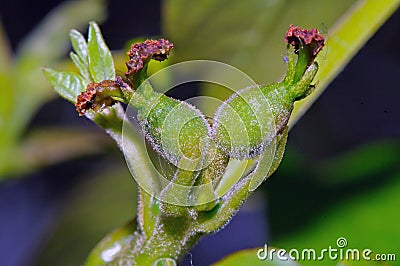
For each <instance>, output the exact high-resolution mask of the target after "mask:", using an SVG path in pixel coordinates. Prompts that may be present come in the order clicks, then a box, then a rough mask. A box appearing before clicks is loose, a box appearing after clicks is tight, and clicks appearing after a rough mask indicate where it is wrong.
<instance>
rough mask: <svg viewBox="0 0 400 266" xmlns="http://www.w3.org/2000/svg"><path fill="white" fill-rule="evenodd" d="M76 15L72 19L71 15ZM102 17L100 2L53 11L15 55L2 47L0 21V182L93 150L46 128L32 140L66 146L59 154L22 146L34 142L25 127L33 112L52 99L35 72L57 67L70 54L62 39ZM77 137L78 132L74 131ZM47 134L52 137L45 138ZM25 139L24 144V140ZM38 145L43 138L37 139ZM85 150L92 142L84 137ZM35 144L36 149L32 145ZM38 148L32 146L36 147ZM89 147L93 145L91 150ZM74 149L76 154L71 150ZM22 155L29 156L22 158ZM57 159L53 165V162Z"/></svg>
mask: <svg viewBox="0 0 400 266" xmlns="http://www.w3.org/2000/svg"><path fill="white" fill-rule="evenodd" d="M78 13H79V14H80V15H79V16H77V15H76V14H78ZM104 18H105V2H104V1H103V0H82V1H77V0H75V1H68V2H64V3H63V4H61V5H59V6H58V7H57V8H55V9H54V10H53V11H52V12H51V13H50V14H49V15H48V16H46V18H45V19H44V20H43V21H42V22H41V23H40V24H39V25H38V26H37V27H36V29H35V30H33V31H32V32H31V33H30V34H29V35H28V36H26V38H25V39H24V40H23V41H22V42H21V43H20V44H19V46H18V48H17V50H16V52H15V53H13V51H11V49H10V46H9V44H8V40H7V36H6V30H7V29H4V28H3V27H2V26H1V22H0V86H1V92H2V97H1V98H0V162H1V163H0V181H1V180H3V179H5V178H7V177H12V176H16V175H21V174H23V173H26V172H30V171H32V170H34V169H36V168H37V167H39V166H44V165H46V164H47V163H48V164H51V163H57V162H61V161H63V160H68V159H71V158H74V157H76V156H79V155H83V154H92V153H93V152H94V150H93V149H80V148H78V147H79V146H80V145H81V144H79V142H81V141H82V139H81V140H80V139H79V138H78V136H76V135H74V134H72V135H71V134H63V133H62V131H61V132H60V130H58V129H57V130H56V129H52V130H50V131H49V130H48V129H46V128H41V129H35V131H36V133H35V134H33V136H38V135H40V134H42V133H44V134H45V135H46V136H47V137H48V138H47V140H48V141H47V142H46V143H44V142H43V141H42V142H41V144H42V145H45V146H52V145H54V147H57V146H60V145H61V146H62V145H63V144H62V143H63V142H64V141H65V143H70V144H72V145H68V146H65V145H64V146H63V147H64V148H62V149H55V148H54V149H47V150H46V151H48V152H49V153H47V154H44V151H43V150H42V151H41V155H39V156H36V154H35V152H36V151H35V152H32V149H30V148H29V147H25V146H24V145H25V144H28V145H30V146H31V147H32V145H34V144H32V142H35V140H37V138H33V139H29V138H30V137H31V136H32V135H31V134H26V130H27V126H28V124H29V122H30V121H31V119H32V118H33V117H34V116H35V114H36V112H37V111H38V109H39V108H40V107H41V106H42V105H43V104H44V103H46V102H47V101H49V100H50V99H52V98H53V97H54V96H55V94H54V93H53V92H52V89H51V88H50V85H49V84H48V82H47V81H46V80H45V78H44V76H43V74H42V72H41V67H42V66H43V65H46V64H51V65H56V64H59V63H60V60H61V59H63V58H64V57H65V55H66V53H67V51H68V50H69V49H70V45H69V40H68V38H66V37H65V36H68V33H69V31H70V29H71V28H77V29H84V28H85V27H86V25H87V23H88V21H90V20H96V21H102V20H104ZM75 133H78V132H75ZM81 133H83V132H81ZM50 135H52V136H50ZM27 138H28V139H27ZM42 140H43V139H42ZM86 141H87V143H86V144H87V145H88V144H89V143H92V144H94V142H95V140H94V139H92V138H87V139H86ZM35 145H36V144H35ZM36 146H38V145H36ZM93 146H94V145H93ZM76 148H77V149H76ZM26 151H29V152H28V153H26ZM55 158H57V160H54V159H55Z"/></svg>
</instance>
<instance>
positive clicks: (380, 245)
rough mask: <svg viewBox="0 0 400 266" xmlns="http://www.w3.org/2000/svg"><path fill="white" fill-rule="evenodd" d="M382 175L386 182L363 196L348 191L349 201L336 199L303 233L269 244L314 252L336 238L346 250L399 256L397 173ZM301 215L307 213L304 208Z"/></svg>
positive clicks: (399, 181) (399, 190)
mask: <svg viewBox="0 0 400 266" xmlns="http://www.w3.org/2000/svg"><path fill="white" fill-rule="evenodd" d="M382 175H384V173H382ZM386 175H388V176H382V177H383V178H385V179H388V180H389V181H388V182H385V183H384V184H377V185H375V186H372V187H370V189H364V190H362V192H363V193H357V194H355V193H354V192H353V191H352V193H353V195H352V196H351V197H350V198H346V197H344V198H341V197H338V198H337V199H335V206H334V207H332V208H329V209H327V210H325V211H324V212H323V213H321V214H320V215H318V217H317V218H316V219H314V220H313V221H312V223H310V224H309V225H308V226H306V227H304V228H303V230H300V231H298V232H296V233H292V234H291V235H290V236H288V237H287V238H283V239H275V240H273V241H272V243H273V245H275V246H279V247H282V248H286V249H291V248H296V249H303V248H314V249H316V250H317V251H318V250H322V249H324V248H328V246H332V247H334V248H335V247H337V245H336V241H337V239H338V238H339V237H344V238H346V239H347V243H348V244H347V246H346V248H349V249H352V248H354V249H360V250H363V249H371V250H372V251H373V254H377V253H386V254H391V253H396V255H397V256H399V255H398V254H399V253H398V247H399V246H400V230H399V222H398V221H399V206H400V197H399V193H400V172H399V171H398V169H397V173H394V174H393V173H391V174H386ZM304 214H305V215H307V214H308V210H307V208H306V207H305V208H304ZM397 259H398V258H397ZM387 263H390V264H384V265H397V264H391V262H389V261H387ZM302 264H304V265H315V262H313V261H303V262H302ZM318 265H327V266H328V265H333V263H332V261H329V260H324V261H319V262H318ZM345 265H347V263H346V264H345ZM349 265H352V263H351V264H349ZM356 265H358V264H356ZM367 265H369V264H367Z"/></svg>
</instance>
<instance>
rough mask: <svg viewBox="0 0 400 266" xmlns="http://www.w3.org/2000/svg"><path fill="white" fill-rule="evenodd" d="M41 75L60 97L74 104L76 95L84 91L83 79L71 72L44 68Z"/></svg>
mask: <svg viewBox="0 0 400 266" xmlns="http://www.w3.org/2000/svg"><path fill="white" fill-rule="evenodd" d="M43 73H44V75H45V76H46V78H47V80H48V81H49V82H50V84H51V85H52V86H53V88H54V89H55V90H56V91H57V92H58V94H60V96H61V97H63V98H65V99H67V100H69V101H70V102H73V103H75V102H76V98H77V97H78V95H79V94H80V93H81V92H82V91H84V90H85V88H86V85H85V82H84V81H83V79H82V78H81V77H80V76H79V75H77V74H75V73H73V72H58V71H55V70H52V69H50V68H44V69H43Z"/></svg>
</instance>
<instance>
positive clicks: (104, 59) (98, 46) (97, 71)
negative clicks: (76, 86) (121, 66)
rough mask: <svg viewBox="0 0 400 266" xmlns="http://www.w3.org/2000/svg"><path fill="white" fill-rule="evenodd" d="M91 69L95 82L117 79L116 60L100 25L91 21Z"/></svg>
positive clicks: (89, 45)
mask: <svg viewBox="0 0 400 266" xmlns="http://www.w3.org/2000/svg"><path fill="white" fill-rule="evenodd" d="M88 48H89V49H88V51H89V70H90V74H91V75H92V77H93V80H94V82H100V81H102V80H107V79H115V70H114V61H113V58H112V55H111V52H110V50H109V49H108V47H107V45H106V43H105V42H104V39H103V36H102V35H101V32H100V28H99V26H98V25H97V24H96V23H94V22H90V26H89V44H88Z"/></svg>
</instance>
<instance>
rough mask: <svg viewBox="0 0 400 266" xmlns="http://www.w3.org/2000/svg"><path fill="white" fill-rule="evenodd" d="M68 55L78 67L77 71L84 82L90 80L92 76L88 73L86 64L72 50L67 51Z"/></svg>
mask: <svg viewBox="0 0 400 266" xmlns="http://www.w3.org/2000/svg"><path fill="white" fill-rule="evenodd" d="M69 57H71V60H72V61H73V62H74V64H75V66H76V67H77V68H78V69H79V72H80V73H81V75H82V77H84V78H85V81H86V83H90V82H92V77H91V76H90V73H89V68H88V67H89V66H88V64H87V63H86V62H85V61H84V60H82V58H81V57H80V56H79V55H77V54H75V53H74V52H71V53H69Z"/></svg>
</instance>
